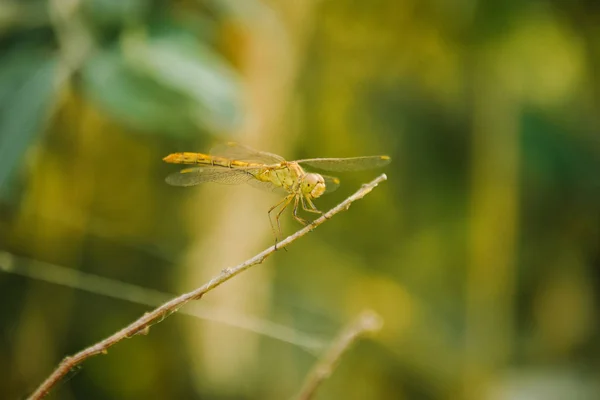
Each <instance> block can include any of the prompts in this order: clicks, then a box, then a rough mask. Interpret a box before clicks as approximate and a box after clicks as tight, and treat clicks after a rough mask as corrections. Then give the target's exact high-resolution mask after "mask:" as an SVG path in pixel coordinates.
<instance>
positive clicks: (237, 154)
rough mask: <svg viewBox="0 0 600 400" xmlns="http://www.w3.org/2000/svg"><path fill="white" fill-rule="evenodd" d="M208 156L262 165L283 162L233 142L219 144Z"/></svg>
mask: <svg viewBox="0 0 600 400" xmlns="http://www.w3.org/2000/svg"><path fill="white" fill-rule="evenodd" d="M210 154H211V155H213V156H219V157H225V158H230V159H232V160H238V161H246V162H258V163H264V164H279V163H281V162H283V161H285V159H284V158H283V157H280V156H278V155H277V154H272V153H267V152H266V151H259V150H255V149H253V148H251V147H248V146H244V145H242V144H239V143H235V142H229V143H223V144H219V145H217V146H215V147H213V148H212V149H211V150H210Z"/></svg>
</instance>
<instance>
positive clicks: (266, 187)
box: [246, 179, 287, 194]
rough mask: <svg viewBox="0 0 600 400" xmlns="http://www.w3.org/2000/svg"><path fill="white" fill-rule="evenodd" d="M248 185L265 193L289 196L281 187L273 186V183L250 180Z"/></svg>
mask: <svg viewBox="0 0 600 400" xmlns="http://www.w3.org/2000/svg"><path fill="white" fill-rule="evenodd" d="M246 183H247V184H248V185H250V186H252V187H253V188H256V189H260V190H262V191H265V192H271V193H279V194H287V192H286V191H285V189H284V188H282V187H281V186H276V185H273V184H272V183H271V182H263V181H259V180H258V179H250V180H249V181H247V182H246Z"/></svg>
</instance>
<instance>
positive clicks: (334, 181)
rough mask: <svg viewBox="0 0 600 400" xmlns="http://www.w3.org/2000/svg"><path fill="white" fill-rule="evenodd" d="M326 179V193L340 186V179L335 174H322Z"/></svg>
mask: <svg viewBox="0 0 600 400" xmlns="http://www.w3.org/2000/svg"><path fill="white" fill-rule="evenodd" d="M321 176H322V177H323V179H324V180H325V194H329V193H331V192H335V191H336V190H337V188H339V187H340V180H339V179H338V178H336V177H335V176H327V175H321Z"/></svg>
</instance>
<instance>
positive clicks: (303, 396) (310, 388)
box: [296, 311, 383, 400]
mask: <svg viewBox="0 0 600 400" xmlns="http://www.w3.org/2000/svg"><path fill="white" fill-rule="evenodd" d="M382 324H383V322H382V320H381V317H380V316H379V315H377V314H376V313H375V312H373V311H363V312H362V313H361V314H360V315H359V316H358V317H357V318H356V319H355V320H354V321H353V322H351V323H350V324H349V325H348V326H347V327H345V328H344V329H343V330H342V332H341V333H340V335H339V336H338V337H337V338H336V339H335V340H334V341H333V344H332V345H331V347H330V348H329V350H328V351H327V352H326V353H325V354H324V355H323V357H322V358H321V359H320V360H319V361H318V362H317V364H316V365H315V366H314V367H313V369H312V370H311V371H310V373H309V374H308V376H307V377H306V380H305V381H304V385H303V386H302V389H300V392H299V394H298V395H297V396H296V399H297V400H309V399H312V397H313V396H314V394H315V393H316V391H317V389H318V387H319V385H320V384H321V383H323V381H325V379H327V378H329V377H330V376H331V374H332V373H333V370H334V369H335V367H336V366H337V364H338V362H339V360H340V358H341V357H342V355H343V354H344V353H345V352H346V351H347V350H348V348H349V347H350V346H351V345H352V343H354V342H355V341H356V339H358V338H359V337H360V336H362V335H363V334H365V333H367V332H375V331H378V330H379V329H381V326H382Z"/></svg>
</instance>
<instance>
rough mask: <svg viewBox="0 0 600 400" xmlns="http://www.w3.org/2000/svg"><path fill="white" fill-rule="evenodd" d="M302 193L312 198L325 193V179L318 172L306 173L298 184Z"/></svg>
mask: <svg viewBox="0 0 600 400" xmlns="http://www.w3.org/2000/svg"><path fill="white" fill-rule="evenodd" d="M300 189H301V190H302V193H304V194H305V195H307V196H310V197H311V198H313V199H316V198H317V197H320V196H321V195H322V194H323V193H325V180H324V179H323V177H322V176H321V175H319V174H306V175H304V178H303V179H302V184H301V186H300Z"/></svg>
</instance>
